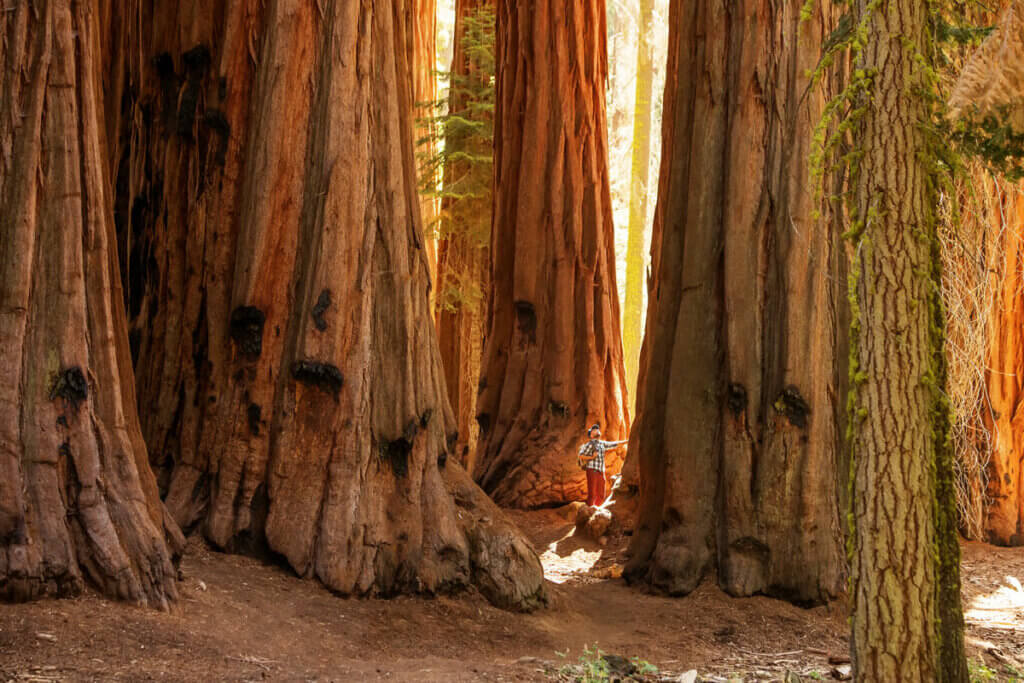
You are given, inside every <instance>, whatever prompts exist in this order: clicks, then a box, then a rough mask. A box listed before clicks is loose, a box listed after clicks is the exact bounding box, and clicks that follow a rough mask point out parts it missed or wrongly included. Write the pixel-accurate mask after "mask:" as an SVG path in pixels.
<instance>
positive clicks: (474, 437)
mask: <svg viewBox="0 0 1024 683" xmlns="http://www.w3.org/2000/svg"><path fill="white" fill-rule="evenodd" d="M481 9H483V10H485V11H486V10H490V11H491V12H493V10H494V2H493V1H492V0H456V3H455V28H454V31H453V39H452V40H453V43H454V48H453V54H452V65H451V71H450V73H451V78H452V79H453V81H460V80H461V81H466V82H468V81H469V80H470V79H472V78H474V77H476V78H477V79H479V78H482V77H488V76H489V75H490V74H479V73H474V69H478V68H479V67H480V66H481V65H480V61H479V60H478V59H477V60H474V59H472V58H471V56H470V55H469V54H467V52H466V49H465V45H464V42H465V40H466V33H467V19H468V18H470V17H478V16H479V13H480V11H481ZM474 82H475V83H476V84H477V85H478V86H479V84H480V81H479V80H476V81H474ZM465 87H466V86H463V87H454V88H452V89H451V91H450V94H449V102H448V111H449V112H458V114H459V115H461V116H464V117H476V118H479V117H481V116H483V115H484V114H483V112H481V111H477V110H474V111H467V105H468V103H467V93H466V92H464V89H465ZM487 142H488V141H487V140H485V139H484V136H480V137H478V138H476V139H466V136H461V137H460V136H456V135H452V136H450V137H449V139H447V140H446V141H445V146H446V149H447V150H449V151H455V150H458V151H461V152H466V153H470V154H476V155H481V156H482V155H486V154H488V153H490V152H491V150H490V145H488V148H487V149H478V147H480V146H481V145H482V144H484V143H487ZM444 173H445V184H446V187H448V188H450V189H451V188H453V186H454V192H455V193H458V194H461V195H462V196H459V197H457V198H454V197H446V198H445V199H444V201H443V203H442V204H443V205H442V208H443V214H442V215H443V219H442V220H443V221H444V222H445V226H446V228H447V229H445V230H443V231H442V235H441V238H440V239H439V241H438V268H437V281H436V285H437V286H436V289H435V292H436V296H437V336H438V342H439V344H440V347H441V359H442V361H443V362H444V373H445V382H446V384H447V387H448V396H449V397H450V398H451V402H452V410H453V411H454V412H455V424H456V429H457V431H458V438H457V440H456V442H455V453H456V454H457V456H458V458H459V461H460V462H461V463H462V465H463V466H464V467H465V468H466V470H467V471H469V472H472V471H473V470H474V469H475V467H476V456H477V441H478V439H479V436H480V427H479V425H478V424H477V421H476V415H477V410H476V407H477V393H478V390H479V382H480V363H481V360H482V356H483V346H484V336H485V334H486V332H487V306H488V304H489V299H490V283H491V271H490V265H491V264H490V249H489V248H488V245H489V242H490V235H489V234H480V231H478V230H475V229H473V226H476V225H478V224H479V223H481V222H483V220H486V219H488V218H489V216H490V211H491V204H492V197H491V194H490V193H486V196H472V195H473V192H472V191H471V192H465V193H460V192H459V186H460V185H462V184H464V183H465V182H466V181H467V179H471V176H473V175H478V174H479V173H480V170H479V168H476V169H474V168H473V167H471V166H470V165H468V164H466V163H465V162H460V161H458V160H452V161H450V162H449V163H448V164H446V167H445V170H444ZM480 194H481V195H484V193H480ZM488 223H489V221H488Z"/></svg>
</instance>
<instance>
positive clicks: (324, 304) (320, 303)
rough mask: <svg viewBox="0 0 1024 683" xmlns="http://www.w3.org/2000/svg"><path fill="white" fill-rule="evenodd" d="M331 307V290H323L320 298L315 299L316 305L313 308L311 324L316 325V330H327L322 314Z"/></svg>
mask: <svg viewBox="0 0 1024 683" xmlns="http://www.w3.org/2000/svg"><path fill="white" fill-rule="evenodd" d="M330 305H331V290H329V289H325V290H323V291H322V292H320V296H319V297H317V300H316V305H314V306H313V324H314V325H316V329H318V330H320V331H321V332H323V331H324V330H326V329H327V321H326V320H325V319H324V313H326V312H327V309H328V308H329V307H330Z"/></svg>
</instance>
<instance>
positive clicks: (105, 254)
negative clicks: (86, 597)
mask: <svg viewBox="0 0 1024 683" xmlns="http://www.w3.org/2000/svg"><path fill="white" fill-rule="evenodd" d="M98 20H99V17H98V11H97V7H96V6H95V5H91V4H88V3H86V4H83V3H69V2H61V1H57V0H54V1H51V2H48V3H46V4H45V5H44V6H42V7H30V6H29V5H26V4H22V5H19V6H18V7H16V8H13V9H12V11H11V12H4V13H3V16H2V17H0V33H2V34H3V35H4V37H5V44H6V45H8V46H9V48H10V49H9V51H8V50H5V53H7V54H8V57H7V58H6V59H5V60H3V69H4V72H3V80H4V83H5V92H7V93H9V94H10V96H9V98H6V99H5V102H4V103H3V104H0V121H2V123H0V149H2V150H4V153H3V154H2V156H0V162H2V164H0V188H2V190H3V196H4V197H5V198H7V199H8V204H7V205H6V208H7V211H5V212H4V215H3V217H2V218H0V282H3V285H4V287H3V290H0V342H2V348H3V351H2V353H0V368H2V369H3V374H4V376H5V377H6V378H8V382H5V384H4V386H3V388H0V468H2V469H0V472H2V474H3V476H2V477H0V478H2V479H3V483H2V484H0V597H3V598H5V599H14V600H23V599H30V598H34V597H38V596H41V595H61V596H63V595H73V594H75V593H77V592H79V591H80V590H81V589H82V587H83V585H84V584H85V583H86V581H88V582H89V583H92V584H93V585H95V586H96V587H97V588H98V589H99V590H100V591H101V592H103V593H104V594H106V595H109V596H111V597H116V598H120V599H124V600H129V601H132V602H137V603H140V604H148V605H151V606H155V607H160V608H165V609H166V608H167V606H168V604H169V603H170V602H172V601H173V600H174V599H175V598H176V589H175V583H174V570H173V567H172V565H171V551H172V549H171V547H169V545H168V543H167V541H166V540H165V537H164V532H165V529H166V531H167V532H168V533H169V534H170V538H171V541H172V542H176V541H180V533H179V532H177V529H176V528H174V527H173V524H172V523H169V522H168V521H167V520H166V519H165V517H164V509H163V506H162V505H161V503H160V501H159V498H158V497H157V496H156V486H155V482H154V481H153V478H152V473H151V472H150V471H149V469H148V467H147V466H146V461H147V457H146V450H145V445H144V443H143V441H142V437H141V432H140V429H139V424H138V421H137V417H136V413H135V409H134V400H135V395H134V389H133V386H132V377H131V374H130V366H128V362H129V359H128V353H127V328H126V320H125V317H124V313H123V310H122V309H121V308H120V306H121V298H120V280H119V274H118V271H117V269H116V268H117V261H116V256H115V253H114V252H115V249H116V247H115V244H114V225H113V219H112V215H111V212H110V208H109V207H110V205H111V202H110V197H109V191H110V176H109V174H108V167H107V158H106V152H107V147H106V140H105V132H104V129H103V127H102V121H103V116H102V110H103V98H102V97H101V95H100V92H99V81H98V78H99V76H100V74H101V68H102V55H101V52H100V41H99V33H98V30H99V28H98Z"/></svg>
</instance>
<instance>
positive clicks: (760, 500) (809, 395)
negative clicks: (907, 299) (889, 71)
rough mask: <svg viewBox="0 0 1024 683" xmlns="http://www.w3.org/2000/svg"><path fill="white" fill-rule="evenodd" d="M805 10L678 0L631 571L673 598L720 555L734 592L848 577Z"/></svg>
mask: <svg viewBox="0 0 1024 683" xmlns="http://www.w3.org/2000/svg"><path fill="white" fill-rule="evenodd" d="M800 9H801V5H800V4H799V3H796V2H788V1H786V2H774V3H748V4H746V5H744V4H741V5H739V6H735V7H733V6H728V7H726V6H725V5H722V4H721V3H719V2H702V3H690V4H689V5H687V6H683V3H674V4H673V5H672V8H671V12H672V14H671V17H670V44H669V65H668V68H669V73H670V74H673V76H672V77H671V78H669V80H668V84H667V86H666V94H665V115H664V119H663V132H662V140H663V148H664V152H663V161H662V169H661V181H660V187H659V201H658V205H657V207H656V213H655V232H654V236H653V239H652V251H651V254H652V262H653V264H654V280H653V283H652V285H651V291H650V302H651V303H650V308H649V311H648V323H647V334H646V337H645V342H644V349H643V352H642V356H641V374H640V377H641V381H640V383H639V385H638V386H639V387H640V392H641V393H640V394H639V396H638V412H637V422H636V425H635V428H634V430H633V434H634V436H633V438H632V440H631V444H630V445H631V461H634V462H635V463H636V466H637V467H638V469H639V473H640V480H639V481H640V489H641V491H642V498H643V501H642V504H641V513H640V518H639V525H638V529H637V530H636V532H635V534H634V539H633V544H632V547H631V553H632V559H631V561H630V563H629V565H628V567H627V575H628V576H630V577H632V578H634V579H641V578H642V579H645V580H647V581H649V582H651V583H653V584H655V585H656V586H659V587H661V588H663V589H664V590H667V591H668V592H670V593H672V594H685V593H688V592H690V591H692V590H693V589H694V588H695V587H696V586H697V585H698V584H699V583H700V581H701V580H702V579H703V578H704V576H706V575H707V574H708V573H709V572H711V571H712V570H714V569H717V573H718V580H719V582H720V583H721V585H722V586H723V588H725V590H727V591H728V592H730V593H731V594H734V595H750V594H754V593H768V594H772V595H778V596H780V597H785V598H788V599H791V600H794V601H797V602H801V603H804V602H806V603H814V602H821V601H824V600H828V599H830V598H832V597H834V596H836V595H837V594H838V592H839V591H840V590H841V585H842V577H843V558H842V536H843V534H842V530H841V527H840V518H841V517H840V514H839V488H840V479H841V474H840V472H839V471H838V460H839V453H838V450H837V443H838V442H839V439H838V437H837V434H838V431H839V425H838V418H837V415H838V413H839V412H840V407H839V405H838V403H837V402H838V400H839V399H838V397H837V394H836V392H835V387H836V385H837V382H838V379H837V378H838V375H839V373H840V371H841V370H840V367H839V366H840V365H841V363H840V362H839V361H838V360H837V357H838V354H839V353H841V349H842V346H841V344H840V343H839V342H838V340H837V335H836V334H835V333H834V332H833V331H834V329H835V325H836V323H837V318H838V317H839V316H840V315H841V308H842V302H843V298H842V296H841V294H840V293H839V291H838V286H837V284H836V282H837V281H838V280H839V279H840V278H841V274H842V270H841V268H840V266H839V263H840V261H841V251H840V250H838V247H837V246H836V245H837V242H838V239H837V238H838V236H837V234H836V232H835V229H834V226H832V224H831V223H829V224H828V225H829V226H830V227H829V228H828V229H822V228H821V226H819V225H817V224H816V221H815V220H814V218H813V213H814V209H815V208H816V207H815V202H814V201H813V198H812V196H811V193H810V191H809V189H808V187H807V180H806V179H807V176H808V156H809V142H810V137H811V131H812V129H813V127H814V125H815V124H816V123H817V119H818V117H819V116H820V113H821V111H822V108H823V106H824V96H823V94H822V93H820V92H817V91H811V92H808V93H806V95H805V90H806V88H807V78H806V76H805V74H806V73H807V72H808V71H809V70H811V69H813V67H814V65H815V64H816V62H817V60H818V58H819V55H820V46H821V43H822V40H823V37H824V36H825V35H827V32H828V31H829V25H830V23H831V21H832V17H833V11H832V9H831V8H830V7H827V6H826V7H822V8H820V9H819V10H817V11H816V13H815V15H814V16H813V17H812V18H811V20H810V21H808V22H807V23H806V24H801V22H800V18H799V17H800ZM798 34H799V36H800V40H796V38H795V37H796V36H797V35H798Z"/></svg>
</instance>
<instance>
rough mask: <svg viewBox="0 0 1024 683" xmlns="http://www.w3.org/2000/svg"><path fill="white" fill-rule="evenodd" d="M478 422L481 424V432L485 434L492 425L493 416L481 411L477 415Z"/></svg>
mask: <svg viewBox="0 0 1024 683" xmlns="http://www.w3.org/2000/svg"><path fill="white" fill-rule="evenodd" d="M476 423H477V424H478V425H480V433H481V434H485V433H486V432H487V430H488V429H490V427H491V416H490V415H488V414H487V413H480V414H479V415H477V416H476Z"/></svg>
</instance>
